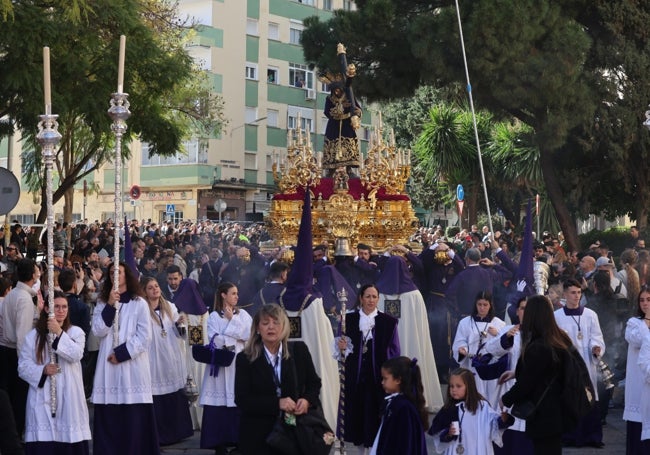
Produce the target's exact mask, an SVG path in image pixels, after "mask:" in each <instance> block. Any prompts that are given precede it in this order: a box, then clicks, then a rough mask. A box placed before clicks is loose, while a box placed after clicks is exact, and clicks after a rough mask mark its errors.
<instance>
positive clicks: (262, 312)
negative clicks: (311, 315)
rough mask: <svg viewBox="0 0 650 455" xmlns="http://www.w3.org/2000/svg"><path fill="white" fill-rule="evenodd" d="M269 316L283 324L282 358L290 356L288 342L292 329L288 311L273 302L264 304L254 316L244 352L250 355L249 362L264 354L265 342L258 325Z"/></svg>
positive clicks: (247, 355)
mask: <svg viewBox="0 0 650 455" xmlns="http://www.w3.org/2000/svg"><path fill="white" fill-rule="evenodd" d="M269 318H270V319H274V320H275V321H277V322H279V323H280V325H281V326H282V332H281V333H280V337H281V340H282V358H284V359H288V358H289V348H288V344H287V343H288V340H289V331H290V327H289V318H288V317H287V313H286V312H285V311H284V308H282V307H281V306H280V305H278V304H277V303H271V304H269V305H263V306H262V307H261V308H260V309H259V311H258V312H257V313H256V314H255V317H254V318H253V324H252V325H251V336H250V337H249V338H248V341H247V342H246V347H245V348H244V354H245V355H246V357H248V361H249V362H254V361H255V360H257V359H258V357H259V356H260V355H262V352H263V350H264V343H263V342H262V336H261V335H260V333H259V331H258V327H259V325H260V322H262V320H263V319H269Z"/></svg>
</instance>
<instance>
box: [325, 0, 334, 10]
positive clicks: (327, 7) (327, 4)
mask: <svg viewBox="0 0 650 455" xmlns="http://www.w3.org/2000/svg"><path fill="white" fill-rule="evenodd" d="M323 9H324V10H325V11H332V0H323Z"/></svg>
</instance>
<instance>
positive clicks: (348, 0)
mask: <svg viewBox="0 0 650 455" xmlns="http://www.w3.org/2000/svg"><path fill="white" fill-rule="evenodd" d="M343 9H344V10H345V11H352V0H343Z"/></svg>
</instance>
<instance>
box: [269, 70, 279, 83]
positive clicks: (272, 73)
mask: <svg viewBox="0 0 650 455" xmlns="http://www.w3.org/2000/svg"><path fill="white" fill-rule="evenodd" d="M279 76H280V72H279V71H278V69H277V68H267V69H266V82H268V83H269V84H279V83H280V78H279Z"/></svg>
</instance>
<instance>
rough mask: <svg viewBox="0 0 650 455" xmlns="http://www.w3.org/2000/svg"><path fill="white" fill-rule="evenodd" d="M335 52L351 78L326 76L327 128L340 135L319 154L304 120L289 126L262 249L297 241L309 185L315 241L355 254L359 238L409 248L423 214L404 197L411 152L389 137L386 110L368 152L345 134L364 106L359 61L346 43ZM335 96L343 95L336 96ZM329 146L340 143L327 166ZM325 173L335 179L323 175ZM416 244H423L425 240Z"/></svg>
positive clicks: (276, 162)
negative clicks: (357, 87)
mask: <svg viewBox="0 0 650 455" xmlns="http://www.w3.org/2000/svg"><path fill="white" fill-rule="evenodd" d="M337 49H338V54H339V61H340V62H341V67H342V68H345V71H344V74H345V75H344V76H343V77H340V76H339V79H338V80H337V79H336V78H335V77H332V75H331V74H329V77H327V78H325V80H327V81H329V82H330V90H332V95H330V96H329V97H328V101H327V102H326V106H325V111H326V115H327V114H328V112H329V113H330V115H328V118H329V121H328V130H329V129H330V123H332V122H334V124H333V126H334V128H333V130H335V131H337V132H338V138H333V139H332V140H328V139H326V141H325V147H324V148H325V149H326V150H325V151H324V152H315V151H314V150H313V148H312V145H311V136H310V133H309V131H305V130H303V129H302V128H301V127H300V125H301V119H300V118H298V120H297V122H296V125H298V127H297V128H295V129H289V131H288V132H287V148H286V150H282V151H281V152H280V153H274V154H273V163H272V170H273V178H274V181H275V184H276V185H277V187H278V189H279V191H278V192H277V193H276V194H275V195H274V197H273V200H272V202H271V207H270V210H269V214H268V216H267V217H266V219H265V221H266V223H267V227H268V229H269V231H270V234H271V238H272V239H273V241H272V245H264V248H269V247H278V246H290V245H294V244H295V242H296V239H297V235H298V227H299V226H300V218H301V213H302V205H303V200H304V191H305V188H307V187H308V188H309V191H310V192H311V200H312V233H313V242H314V246H315V245H327V246H328V247H329V250H330V251H331V252H334V255H338V254H342V255H352V253H351V252H350V247H356V245H357V244H358V243H364V244H367V245H370V246H371V247H372V248H373V249H374V250H375V251H382V250H384V249H386V248H388V247H390V246H392V245H396V244H401V245H405V244H408V243H409V237H410V236H411V235H412V234H413V232H414V231H415V230H416V227H417V218H416V217H415V212H414V211H413V207H412V206H411V199H410V198H409V196H408V195H407V194H406V182H407V180H408V178H409V176H410V173H411V166H410V151H408V150H401V149H399V148H397V147H396V145H395V136H394V133H393V132H392V131H390V133H389V134H386V135H385V133H384V127H383V125H382V120H381V113H380V114H379V116H378V117H379V122H378V125H376V126H375V127H374V129H373V131H372V133H371V135H370V141H369V144H368V150H367V153H366V155H365V157H364V156H363V155H362V153H361V150H360V147H359V140H358V138H356V134H355V135H354V138H353V139H351V138H350V137H343V135H342V134H341V132H344V131H345V128H346V126H349V123H351V124H352V125H353V127H354V124H355V123H357V125H358V123H359V122H358V119H356V121H355V119H354V117H355V109H353V107H354V106H358V104H356V102H355V101H354V94H353V93H352V90H351V84H350V82H351V79H352V78H353V77H354V75H355V69H354V65H347V62H346V59H345V48H344V47H343V46H342V45H341V44H339V46H338V48H337ZM321 80H323V78H321ZM332 81H334V83H331V82H332ZM337 81H338V83H339V85H338V87H340V91H339V92H334V90H333V89H332V87H334V86H336V82H337ZM341 91H344V93H343V94H341ZM335 93H336V94H339V95H340V96H339V97H338V98H337V97H336V96H335ZM337 99H338V100H339V101H340V103H339V104H338V105H332V103H331V101H332V100H335V101H336V100H337ZM328 103H330V104H329V105H328ZM328 109H329V110H330V111H328ZM337 113H338V114H337ZM357 113H360V110H359V109H357ZM344 122H348V125H345V123H344ZM326 137H327V132H326ZM351 143H352V144H353V145H352V147H351V146H350V144H351ZM328 147H329V148H330V149H331V148H332V147H335V148H334V149H333V150H334V154H335V157H334V159H329V160H328V163H326V164H325V163H323V161H324V160H323V158H324V157H325V158H327V156H328V153H329V154H330V158H331V157H332V155H331V154H332V150H327V149H328ZM342 149H343V150H342ZM342 157H343V159H341V158H342ZM332 162H334V163H335V164H334V165H333V164H332ZM339 164H340V166H339ZM324 174H329V175H330V176H328V177H324V176H323V175H324ZM412 246H413V247H414V248H418V246H419V245H418V244H413V245H412Z"/></svg>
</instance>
